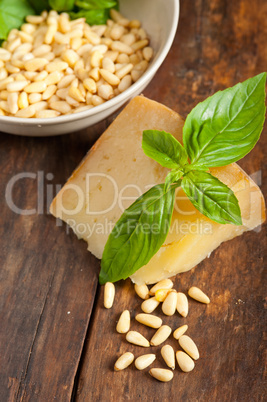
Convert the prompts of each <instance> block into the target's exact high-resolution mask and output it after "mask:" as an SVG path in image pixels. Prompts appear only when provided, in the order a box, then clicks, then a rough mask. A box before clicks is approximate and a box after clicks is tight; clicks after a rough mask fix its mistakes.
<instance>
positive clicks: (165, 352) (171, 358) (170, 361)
mask: <svg viewBox="0 0 267 402" xmlns="http://www.w3.org/2000/svg"><path fill="white" fill-rule="evenodd" d="M160 353H161V356H162V357H163V359H164V361H165V363H166V364H167V366H168V367H170V368H171V369H173V370H174V369H175V354H174V350H173V348H172V347H171V346H170V345H164V346H163V347H162V348H161V351H160Z"/></svg>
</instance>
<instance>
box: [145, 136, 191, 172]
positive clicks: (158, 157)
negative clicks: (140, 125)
mask: <svg viewBox="0 0 267 402" xmlns="http://www.w3.org/2000/svg"><path fill="white" fill-rule="evenodd" d="M142 148H143V151H144V153H145V154H146V155H147V156H149V158H152V159H154V160H155V161H157V162H158V163H159V164H160V165H161V166H163V167H166V168H169V169H174V168H177V167H179V166H183V165H184V164H185V163H187V154H186V151H185V149H184V147H183V146H182V145H181V144H180V143H179V141H177V140H176V138H174V137H173V136H172V135H171V134H169V133H166V132H165V131H158V130H145V131H143V140H142Z"/></svg>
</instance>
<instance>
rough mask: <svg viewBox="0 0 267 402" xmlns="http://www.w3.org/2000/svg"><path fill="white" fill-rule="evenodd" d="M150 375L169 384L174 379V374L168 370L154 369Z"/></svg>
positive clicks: (150, 371)
mask: <svg viewBox="0 0 267 402" xmlns="http://www.w3.org/2000/svg"><path fill="white" fill-rule="evenodd" d="M149 374H150V375H151V376H152V377H154V378H156V380H158V381H162V382H168V381H171V380H172V379H173V372H172V371H171V370H167V369H161V368H152V369H150V370H149Z"/></svg>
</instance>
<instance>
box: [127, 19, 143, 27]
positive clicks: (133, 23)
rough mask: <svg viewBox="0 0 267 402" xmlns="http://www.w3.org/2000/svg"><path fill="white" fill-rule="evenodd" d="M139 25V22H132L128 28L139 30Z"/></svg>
mask: <svg viewBox="0 0 267 402" xmlns="http://www.w3.org/2000/svg"><path fill="white" fill-rule="evenodd" d="M140 25H141V23H140V21H138V20H132V21H130V23H129V28H139V27H140Z"/></svg>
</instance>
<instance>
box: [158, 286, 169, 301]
mask: <svg viewBox="0 0 267 402" xmlns="http://www.w3.org/2000/svg"><path fill="white" fill-rule="evenodd" d="M169 293H170V289H158V290H156V293H155V298H156V300H157V301H159V302H164V300H165V299H166V297H167V296H168V294H169Z"/></svg>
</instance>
